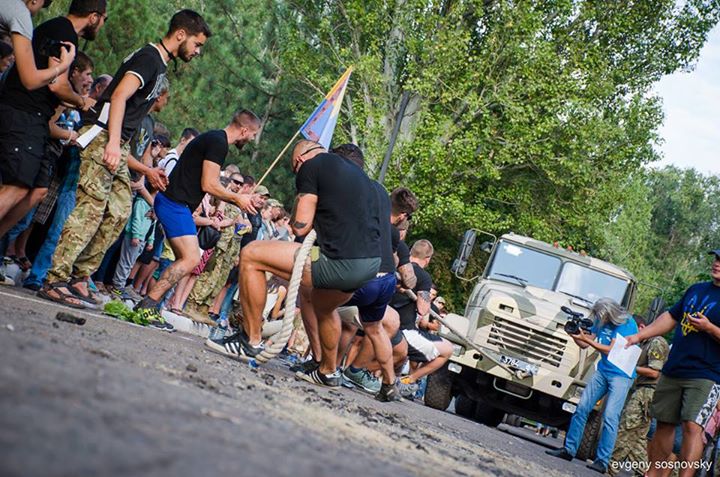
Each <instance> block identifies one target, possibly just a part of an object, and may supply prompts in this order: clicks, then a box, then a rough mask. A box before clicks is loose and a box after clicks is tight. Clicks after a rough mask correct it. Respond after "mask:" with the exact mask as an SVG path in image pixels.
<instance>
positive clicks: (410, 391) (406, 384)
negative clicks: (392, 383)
mask: <svg viewBox="0 0 720 477" xmlns="http://www.w3.org/2000/svg"><path fill="white" fill-rule="evenodd" d="M397 387H398V391H400V395H401V396H402V397H404V398H405V399H410V400H412V399H413V398H414V397H415V393H416V392H417V390H418V385H417V384H416V383H411V382H410V380H409V379H407V377H405V378H402V379H400V381H398V383H397Z"/></svg>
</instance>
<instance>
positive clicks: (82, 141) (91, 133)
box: [75, 103, 110, 149]
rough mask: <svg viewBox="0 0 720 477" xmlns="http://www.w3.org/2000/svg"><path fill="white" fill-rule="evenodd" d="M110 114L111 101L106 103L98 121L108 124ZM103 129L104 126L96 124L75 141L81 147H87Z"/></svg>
mask: <svg viewBox="0 0 720 477" xmlns="http://www.w3.org/2000/svg"><path fill="white" fill-rule="evenodd" d="M109 115H110V103H105V105H104V106H103V109H102V111H100V116H99V117H98V121H100V122H101V123H103V124H107V120H108V116H109ZM102 130H103V128H101V127H100V126H97V125H95V126H93V127H91V128H90V129H88V130H87V131H85V133H84V134H83V135H82V136H80V137H79V138H77V141H75V142H77V143H78V145H79V146H80V147H81V148H83V149H85V148H86V147H88V144H90V143H91V142H93V139H95V138H96V137H97V135H98V134H100V131H102Z"/></svg>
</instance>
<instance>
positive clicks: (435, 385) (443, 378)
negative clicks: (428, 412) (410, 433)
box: [425, 364, 452, 411]
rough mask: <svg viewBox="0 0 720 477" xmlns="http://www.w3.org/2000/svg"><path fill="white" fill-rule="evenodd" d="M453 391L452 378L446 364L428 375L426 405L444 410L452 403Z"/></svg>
mask: <svg viewBox="0 0 720 477" xmlns="http://www.w3.org/2000/svg"><path fill="white" fill-rule="evenodd" d="M451 392H452V378H451V376H450V371H448V368H447V364H446V365H445V366H443V367H442V368H440V369H438V370H437V371H435V372H434V373H432V374H431V375H430V376H428V378H427V387H426V388H425V405H426V406H429V407H431V408H433V409H440V410H441V411H444V410H446V409H447V408H448V406H449V405H450V400H451V399H452V394H451Z"/></svg>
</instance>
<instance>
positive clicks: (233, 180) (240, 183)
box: [230, 179, 244, 185]
mask: <svg viewBox="0 0 720 477" xmlns="http://www.w3.org/2000/svg"><path fill="white" fill-rule="evenodd" d="M230 180H231V181H232V183H233V184H235V185H243V184H244V182H243V181H239V180H237V179H230Z"/></svg>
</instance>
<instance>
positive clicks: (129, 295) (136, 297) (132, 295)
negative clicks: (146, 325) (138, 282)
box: [122, 286, 143, 303]
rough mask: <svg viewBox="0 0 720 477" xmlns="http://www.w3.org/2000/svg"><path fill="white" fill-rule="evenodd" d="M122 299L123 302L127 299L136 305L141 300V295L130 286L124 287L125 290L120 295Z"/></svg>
mask: <svg viewBox="0 0 720 477" xmlns="http://www.w3.org/2000/svg"><path fill="white" fill-rule="evenodd" d="M122 297H123V300H125V299H128V300H131V301H134V302H135V303H138V302H140V301H142V299H143V297H142V295H140V294H139V293H138V292H136V291H135V289H134V288H133V287H131V286H127V287H125V290H124V291H123V293H122Z"/></svg>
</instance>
